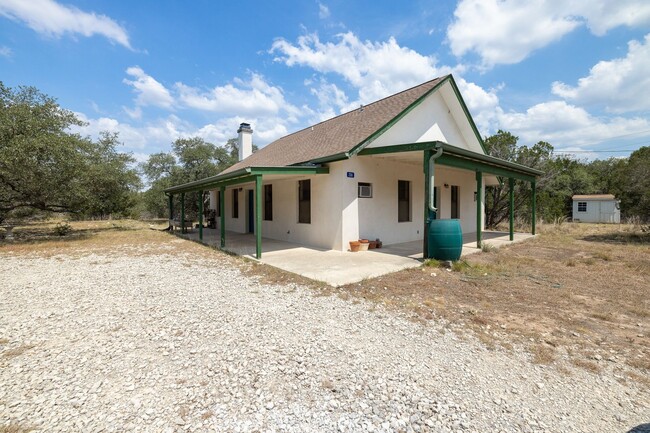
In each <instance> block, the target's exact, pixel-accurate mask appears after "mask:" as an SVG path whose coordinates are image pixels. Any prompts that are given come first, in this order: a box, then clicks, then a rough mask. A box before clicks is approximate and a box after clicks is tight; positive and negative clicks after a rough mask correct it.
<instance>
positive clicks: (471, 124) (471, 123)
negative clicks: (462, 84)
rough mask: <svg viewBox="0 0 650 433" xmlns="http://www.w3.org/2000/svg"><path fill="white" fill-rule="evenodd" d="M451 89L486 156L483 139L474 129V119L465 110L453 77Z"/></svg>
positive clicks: (465, 107)
mask: <svg viewBox="0 0 650 433" xmlns="http://www.w3.org/2000/svg"><path fill="white" fill-rule="evenodd" d="M450 77H451V87H452V89H454V93H455V94H456V98H458V102H460V106H461V108H462V109H463V112H464V113H465V117H467V120H468V122H469V124H470V126H471V127H472V131H474V135H475V136H476V139H477V140H478V143H479V144H480V145H481V149H483V153H485V154H486V155H487V154H488V152H487V149H486V148H485V143H484V142H483V138H482V137H481V134H480V133H479V132H478V128H477V127H476V123H474V119H473V118H472V115H471V114H470V113H469V109H468V108H467V105H466V104H465V100H464V99H463V96H462V95H461V94H460V90H459V89H458V86H457V85H456V80H454V77H453V76H451V75H450Z"/></svg>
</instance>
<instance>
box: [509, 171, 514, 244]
mask: <svg viewBox="0 0 650 433" xmlns="http://www.w3.org/2000/svg"><path fill="white" fill-rule="evenodd" d="M508 186H509V187H510V192H509V193H508V195H509V197H508V198H509V206H508V207H509V210H510V240H511V241H514V240H515V178H514V177H511V178H509V179H508Z"/></svg>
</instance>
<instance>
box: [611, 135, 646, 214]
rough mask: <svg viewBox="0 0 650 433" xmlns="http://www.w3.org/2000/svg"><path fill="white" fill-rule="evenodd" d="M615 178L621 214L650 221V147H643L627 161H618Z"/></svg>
mask: <svg viewBox="0 0 650 433" xmlns="http://www.w3.org/2000/svg"><path fill="white" fill-rule="evenodd" d="M613 176H614V178H615V179H616V182H617V186H618V189H617V191H618V194H617V196H618V198H619V199H620V200H621V212H622V213H623V215H625V216H628V217H638V218H640V219H641V220H642V221H645V222H649V221H650V147H647V146H645V147H642V148H640V149H638V150H636V151H634V152H632V154H631V155H630V157H629V158H628V159H626V160H622V161H618V162H617V164H616V166H615V170H614V171H613Z"/></svg>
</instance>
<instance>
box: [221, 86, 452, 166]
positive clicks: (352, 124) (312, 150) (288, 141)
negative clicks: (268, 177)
mask: <svg viewBox="0 0 650 433" xmlns="http://www.w3.org/2000/svg"><path fill="white" fill-rule="evenodd" d="M450 77H451V75H446V76H444V77H438V78H436V79H433V80H431V81H427V82H426V83H422V84H420V85H419V86H415V87H412V88H410V89H407V90H404V91H402V92H399V93H396V94H394V95H391V96H388V97H386V98H384V99H380V100H379V101H376V102H373V103H371V104H368V105H366V106H361V107H359V108H357V109H355V110H353V111H350V112H347V113H344V114H341V115H339V116H336V117H333V118H331V119H329V120H325V121H323V122H320V123H317V124H315V125H313V126H309V127H307V128H305V129H302V130H300V131H297V132H294V133H293V134H289V135H286V136H284V137H282V138H279V139H277V140H275V141H274V142H272V143H270V144H268V145H267V146H265V147H263V148H262V149H260V150H258V151H257V152H255V153H253V154H252V155H250V156H249V157H248V158H246V159H244V160H242V161H239V162H238V163H236V164H234V165H232V166H230V167H228V168H227V169H226V170H224V171H223V172H222V174H226V173H230V172H233V171H237V170H239V169H242V168H245V167H256V166H265V167H282V166H288V165H295V164H300V163H307V162H312V161H315V160H318V159H322V158H326V157H329V156H332V155H337V154H342V153H345V152H349V151H350V150H352V149H354V148H355V147H356V146H357V145H359V144H361V143H363V142H364V141H366V140H367V139H368V138H370V136H372V134H374V133H375V132H377V131H379V130H380V129H382V128H383V127H384V126H386V125H387V124H389V123H390V122H391V121H392V120H393V119H395V118H396V117H397V116H399V115H400V114H401V113H402V112H403V111H404V110H406V109H407V108H409V107H410V106H411V105H412V104H414V103H416V102H417V101H419V100H420V99H421V98H423V97H424V96H426V95H427V94H429V93H430V92H431V91H432V90H434V89H435V88H436V87H437V86H438V85H439V84H441V83H442V82H443V81H445V80H446V79H448V78H450Z"/></svg>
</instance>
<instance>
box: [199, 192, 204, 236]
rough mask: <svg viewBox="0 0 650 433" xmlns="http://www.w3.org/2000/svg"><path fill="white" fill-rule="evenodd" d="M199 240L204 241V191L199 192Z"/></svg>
mask: <svg viewBox="0 0 650 433" xmlns="http://www.w3.org/2000/svg"><path fill="white" fill-rule="evenodd" d="M199 240H200V241H203V191H199Z"/></svg>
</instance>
